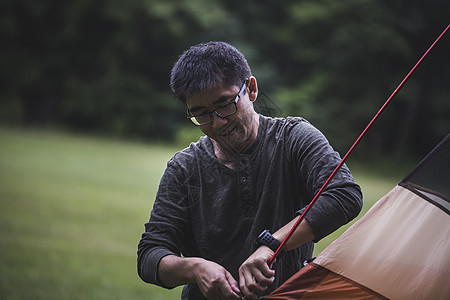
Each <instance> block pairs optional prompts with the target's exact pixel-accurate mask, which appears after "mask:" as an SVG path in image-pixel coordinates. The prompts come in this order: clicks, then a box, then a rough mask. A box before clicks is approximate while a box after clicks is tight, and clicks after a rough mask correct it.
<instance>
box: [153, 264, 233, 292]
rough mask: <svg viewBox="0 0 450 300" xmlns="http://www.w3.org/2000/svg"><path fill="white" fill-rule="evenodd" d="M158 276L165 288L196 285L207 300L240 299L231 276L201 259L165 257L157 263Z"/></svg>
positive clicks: (223, 269)
mask: <svg viewBox="0 0 450 300" xmlns="http://www.w3.org/2000/svg"><path fill="white" fill-rule="evenodd" d="M158 276H159V278H160V280H161V281H162V283H163V284H164V285H166V286H167V287H175V286H179V285H184V284H189V283H196V284H197V285H198V286H199V288H200V291H201V292H202V294H203V295H204V296H205V297H206V298H207V299H219V300H220V299H224V300H238V299H240V291H239V285H238V283H237V281H236V280H235V279H234V278H233V276H231V274H230V273H229V272H228V271H227V270H226V269H225V268H224V267H222V266H221V265H219V264H217V263H215V262H212V261H209V260H206V259H203V258H199V257H179V256H176V255H167V256H165V257H163V258H162V259H161V261H160V263H159V269H158Z"/></svg>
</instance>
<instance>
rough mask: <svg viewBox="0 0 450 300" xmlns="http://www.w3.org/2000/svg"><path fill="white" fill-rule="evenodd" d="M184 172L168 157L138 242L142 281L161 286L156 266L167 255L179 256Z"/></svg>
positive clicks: (185, 209)
mask: <svg viewBox="0 0 450 300" xmlns="http://www.w3.org/2000/svg"><path fill="white" fill-rule="evenodd" d="M184 182H185V181H184V174H183V172H182V170H181V169H180V168H179V167H178V166H177V164H176V163H175V162H174V161H173V159H172V160H170V161H169V162H168V164H167V168H166V170H165V172H164V174H163V176H162V178H161V181H160V185H159V188H158V192H157V194H156V199H155V203H154V205H153V209H152V212H151V216H150V220H149V222H148V223H146V224H145V232H144V233H143V234H142V238H141V240H140V242H139V245H138V253H137V254H138V258H137V265H138V274H139V276H140V277H141V278H142V280H144V281H145V282H148V283H152V284H156V285H159V286H162V287H165V288H168V287H166V286H164V284H163V283H162V282H161V281H160V280H159V278H158V266H159V263H160V261H161V259H162V258H163V257H165V256H167V255H177V256H180V255H181V252H182V245H183V241H184V240H186V238H187V237H186V236H187V233H186V232H185V230H186V228H190V226H189V225H188V222H189V218H188V205H187V202H188V199H187V191H186V184H184Z"/></svg>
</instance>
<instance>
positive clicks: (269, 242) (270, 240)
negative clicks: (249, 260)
mask: <svg viewBox="0 0 450 300" xmlns="http://www.w3.org/2000/svg"><path fill="white" fill-rule="evenodd" d="M262 245H264V246H267V247H269V248H270V249H271V250H272V251H273V252H276V251H277V249H278V248H279V247H280V245H281V243H280V242H279V241H278V240H277V239H276V238H274V237H273V236H272V235H271V234H270V232H269V230H267V229H266V230H264V231H263V232H261V234H260V235H259V236H258V238H257V239H256V241H255V243H254V249H255V250H256V249H257V248H258V247H259V246H262ZM284 252H285V251H284V249H281V251H280V252H279V253H278V257H281V256H282V255H283V254H284Z"/></svg>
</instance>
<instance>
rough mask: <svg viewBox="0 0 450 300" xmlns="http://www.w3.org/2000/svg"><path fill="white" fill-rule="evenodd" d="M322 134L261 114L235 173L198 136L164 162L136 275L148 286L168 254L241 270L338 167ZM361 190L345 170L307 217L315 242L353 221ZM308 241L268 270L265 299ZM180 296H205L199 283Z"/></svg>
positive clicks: (308, 247)
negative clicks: (262, 237) (259, 241)
mask: <svg viewBox="0 0 450 300" xmlns="http://www.w3.org/2000/svg"><path fill="white" fill-rule="evenodd" d="M340 160H341V158H340V157H339V154H338V153H337V152H335V151H334V150H333V149H332V147H331V146H330V144H329V143H328V141H327V139H326V138H325V137H324V136H323V134H322V133H321V132H320V131H319V130H317V129H316V128H315V127H313V126H312V125H311V124H310V123H308V122H307V121H305V120H304V119H303V118H293V117H289V118H285V119H284V118H269V117H265V116H262V115H261V116H260V126H259V129H258V135H257V139H256V141H255V142H254V144H253V145H252V146H251V147H250V149H248V150H247V151H246V152H245V153H241V154H239V155H238V156H237V158H236V169H234V170H232V169H229V168H227V167H226V166H224V165H223V164H221V163H220V162H219V161H218V159H217V158H216V156H215V154H214V149H213V146H212V143H211V140H210V139H209V138H208V137H202V138H200V140H199V141H198V142H196V143H192V144H191V145H190V146H189V147H188V148H186V149H184V150H182V151H180V152H178V153H176V154H175V155H174V156H173V157H172V158H171V159H170V161H169V162H168V163H167V168H166V170H165V172H164V175H163V177H162V179H161V182H160V186H159V189H158V192H157V195H156V200H155V203H154V206H153V210H152V212H151V217H150V221H149V222H148V223H146V224H145V232H144V233H143V235H142V239H141V240H140V242H139V246H138V273H139V275H140V276H141V278H142V279H143V280H144V281H146V282H148V283H152V284H156V285H159V286H163V287H164V285H163V284H162V283H161V282H160V280H159V278H158V271H157V270H158V264H159V262H160V260H161V259H162V258H163V257H164V256H166V255H169V254H174V255H178V256H181V255H182V256H185V257H202V258H205V259H207V260H211V261H214V262H216V263H218V264H220V265H222V266H223V267H224V268H225V269H227V270H228V271H229V272H230V273H231V274H232V275H233V277H234V278H235V279H236V280H237V281H239V278H238V269H239V267H240V265H241V264H242V263H243V262H244V261H245V260H246V259H247V258H248V257H249V256H250V254H251V253H252V251H253V250H254V249H253V248H252V244H253V242H254V241H255V239H256V237H257V236H258V235H259V234H260V233H261V232H262V231H263V230H264V229H268V230H269V231H270V232H272V233H273V232H275V231H277V230H278V229H279V228H281V227H282V226H284V225H285V224H287V223H288V222H290V221H291V220H292V219H293V218H294V217H295V216H296V214H298V213H301V212H302V211H303V210H304V208H305V207H306V206H307V205H308V204H309V202H310V201H311V199H312V198H313V196H314V195H315V194H316V193H317V192H318V190H319V189H320V188H321V187H322V185H323V183H324V182H325V181H326V179H327V178H328V176H329V175H330V174H331V173H332V171H333V170H334V168H335V167H336V166H337V164H338V163H339V162H340ZM361 208H362V193H361V190H360V188H359V186H358V185H357V184H356V183H355V182H354V180H353V177H352V175H351V174H350V171H349V170H348V168H347V167H346V166H345V165H344V166H343V167H342V168H341V169H340V171H339V172H338V173H337V174H336V176H335V177H334V179H333V180H332V181H331V182H330V184H329V185H328V187H327V188H326V190H325V191H324V192H323V193H322V195H321V197H320V198H319V199H318V201H317V202H316V204H315V205H314V207H313V208H312V209H311V210H310V212H309V213H308V215H307V216H306V219H307V220H308V221H309V223H310V225H311V227H312V229H313V232H314V234H315V237H316V240H315V242H317V241H318V240H320V239H322V238H323V237H325V236H326V235H328V234H330V233H331V232H333V231H334V230H336V229H337V228H339V227H340V226H342V225H344V224H346V223H348V222H349V221H351V220H352V219H353V218H355V217H356V216H357V215H358V213H359V212H360V210H361ZM312 252H313V242H309V243H306V244H304V245H302V246H300V247H299V248H297V249H294V250H291V251H289V252H287V253H286V255H284V256H283V257H282V258H281V259H279V260H278V261H277V262H275V264H274V265H273V268H274V270H275V271H276V275H275V281H274V283H273V284H272V285H271V286H270V287H269V289H268V290H267V291H266V292H265V293H264V294H268V293H270V292H271V291H273V290H274V289H275V288H277V287H278V286H279V285H280V284H282V283H283V282H284V281H286V280H287V279H288V278H289V277H291V276H292V275H293V274H294V273H296V272H297V271H298V270H300V268H301V267H302V263H303V261H305V260H306V259H309V258H311V256H312ZM182 299H205V298H204V297H203V296H202V295H201V293H200V290H199V288H198V286H197V285H196V284H189V285H186V286H185V287H184V289H183V293H182Z"/></svg>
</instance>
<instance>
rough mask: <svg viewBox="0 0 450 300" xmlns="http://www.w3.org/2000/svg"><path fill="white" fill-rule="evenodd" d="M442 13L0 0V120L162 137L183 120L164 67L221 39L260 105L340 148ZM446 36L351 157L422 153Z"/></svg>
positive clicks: (440, 22) (208, 2) (437, 116)
mask: <svg viewBox="0 0 450 300" xmlns="http://www.w3.org/2000/svg"><path fill="white" fill-rule="evenodd" d="M449 12H450V1H444V0H429V1H423V0H422V1H420V0H395V1H392V0H344V1H333V0H303V1H298V0H295V1H294V0H284V1H275V0H261V1H244V2H243V1H236V0H189V1H180V0H164V1H161V0H128V1H119V0H96V1H89V0H65V1H59V0H42V1H34V0H3V1H1V3H0V20H1V25H0V37H1V47H0V65H1V68H0V120H1V121H0V122H1V123H2V124H4V125H5V124H6V125H14V126H24V127H57V128H61V129H64V130H71V131H72V130H73V131H78V132H87V133H91V134H95V135H98V134H105V135H109V136H116V137H122V138H133V139H136V138H138V139H144V140H170V141H173V139H174V138H175V137H176V136H177V133H178V132H180V131H181V132H183V130H182V129H183V128H185V127H186V126H188V125H189V124H188V122H187V121H186V120H185V109H184V107H183V106H182V105H181V104H180V103H178V102H177V101H176V100H175V99H174V98H173V97H172V96H171V94H170V89H169V85H168V82H169V73H170V70H171V67H172V65H173V64H174V62H175V61H176V60H177V58H178V56H179V55H180V54H181V53H182V52H183V51H184V50H186V49H187V48H188V47H189V46H191V45H193V44H197V43H199V42H206V41H209V40H224V41H227V42H229V43H231V44H233V45H235V46H236V47H237V48H238V49H240V50H241V51H242V52H243V53H244V55H245V56H246V57H247V59H248V61H249V63H250V66H251V67H252V71H253V73H254V75H255V76H256V77H257V78H258V80H259V87H260V89H261V90H262V91H264V92H265V93H264V94H265V95H270V98H269V97H268V96H266V97H264V95H263V96H262V98H265V99H262V100H261V101H260V106H262V109H264V106H266V107H267V106H270V107H271V108H273V109H272V112H274V113H275V114H276V115H282V116H287V115H297V116H303V117H305V118H307V119H308V120H310V121H311V122H312V123H313V124H314V125H315V126H317V127H318V128H319V129H321V130H322V131H323V132H324V133H325V134H326V135H327V136H328V137H329V138H330V140H331V142H332V144H333V145H335V147H336V148H337V149H338V150H339V151H341V152H342V151H345V150H347V149H348V147H349V146H350V145H351V144H352V142H353V141H354V140H355V138H356V137H357V136H358V134H359V133H360V132H361V131H362V129H363V128H364V127H365V126H366V125H367V123H368V122H369V121H370V119H371V118H372V116H373V115H374V114H375V113H376V111H377V110H378V109H379V107H380V106H381V105H382V104H383V103H384V101H385V100H386V99H387V97H388V96H389V95H390V93H391V92H392V91H393V90H394V88H395V87H396V86H397V85H398V84H399V83H400V81H401V80H402V79H403V77H404V76H405V75H406V74H407V72H408V71H409V70H410V69H411V68H412V66H413V65H414V64H415V63H416V61H417V60H418V59H419V58H420V56H421V55H422V54H423V53H424V52H425V50H426V49H427V48H428V47H429V45H430V44H431V43H432V42H433V41H434V39H435V38H436V37H437V36H438V35H439V34H440V33H441V32H442V31H443V29H444V28H445V27H446V26H447V25H448V23H449V20H450V18H449ZM449 41H450V34H448V35H447V36H446V37H444V39H443V40H442V42H441V43H440V44H439V45H438V47H437V48H436V49H435V50H434V51H433V52H432V53H431V54H430V56H429V58H427V60H426V61H425V62H424V63H423V64H422V66H421V67H420V68H419V69H418V70H417V72H416V73H415V74H414V75H413V77H412V79H411V80H410V81H409V82H408V83H407V84H406V86H405V88H404V89H403V90H402V92H400V93H399V94H398V96H397V97H396V99H395V101H394V103H393V104H392V105H391V106H390V108H389V109H388V111H387V112H386V113H385V115H384V116H383V118H382V119H383V120H382V121H380V123H379V125H378V127H377V128H376V129H374V130H372V131H371V136H370V138H369V139H368V140H367V141H366V142H365V143H363V145H361V146H360V147H361V148H362V150H361V151H362V152H361V153H363V154H364V155H366V156H367V155H377V154H378V155H379V154H389V155H396V154H397V155H402V156H404V155H408V156H414V157H416V156H417V157H422V155H423V154H426V153H427V152H428V151H429V150H430V149H431V148H432V147H433V146H434V145H435V144H436V143H437V142H439V141H440V140H441V139H442V137H443V136H445V134H446V133H447V132H448V131H449V128H450V118H449V115H450V101H449V85H448V83H449V80H450V68H449V62H450V58H449V55H448V54H449V53H450V42H449ZM193 130H198V129H193ZM185 132H188V133H189V130H185Z"/></svg>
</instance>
